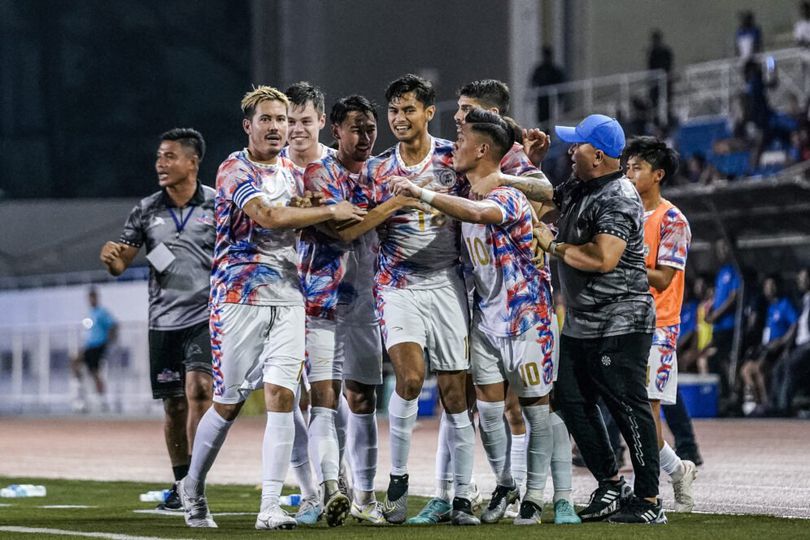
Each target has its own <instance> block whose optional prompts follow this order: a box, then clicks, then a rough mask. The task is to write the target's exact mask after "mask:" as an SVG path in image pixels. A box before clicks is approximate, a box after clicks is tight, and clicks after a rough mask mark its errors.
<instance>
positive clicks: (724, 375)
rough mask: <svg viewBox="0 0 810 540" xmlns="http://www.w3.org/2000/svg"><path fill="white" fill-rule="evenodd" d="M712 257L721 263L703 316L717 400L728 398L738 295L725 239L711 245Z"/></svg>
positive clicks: (734, 270) (731, 261)
mask: <svg viewBox="0 0 810 540" xmlns="http://www.w3.org/2000/svg"><path fill="white" fill-rule="evenodd" d="M714 249H715V255H716V256H717V260H718V262H719V263H720V264H721V266H720V269H719V270H718V271H717V276H716V277H715V281H714V300H713V302H712V307H711V310H710V311H709V312H708V314H707V315H706V322H708V323H711V324H712V343H713V345H714V347H715V348H716V351H715V354H714V355H712V357H711V358H709V365H708V368H709V371H710V372H711V373H716V374H718V375H719V376H720V392H721V397H722V398H724V399H728V398H729V397H730V396H731V388H730V386H729V365H730V364H731V353H732V348H733V345H734V328H735V315H736V314H735V310H736V307H737V300H738V299H739V298H738V296H739V293H740V274H739V272H738V271H737V268H736V265H735V264H734V261H733V259H732V253H731V246H730V245H729V242H727V241H726V239H725V238H720V239H718V240H717V241H716V242H715V247H714Z"/></svg>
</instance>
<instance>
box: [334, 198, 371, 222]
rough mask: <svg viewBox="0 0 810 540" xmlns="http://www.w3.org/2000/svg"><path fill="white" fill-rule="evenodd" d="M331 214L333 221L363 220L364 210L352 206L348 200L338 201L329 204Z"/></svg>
mask: <svg viewBox="0 0 810 540" xmlns="http://www.w3.org/2000/svg"><path fill="white" fill-rule="evenodd" d="M330 209H331V211H332V216H333V218H332V219H334V220H335V221H347V220H349V221H363V216H365V215H366V211H365V210H363V209H362V208H358V207H356V206H354V205H353V204H352V203H350V202H349V201H340V202H339V203H337V204H335V205H332V206H330Z"/></svg>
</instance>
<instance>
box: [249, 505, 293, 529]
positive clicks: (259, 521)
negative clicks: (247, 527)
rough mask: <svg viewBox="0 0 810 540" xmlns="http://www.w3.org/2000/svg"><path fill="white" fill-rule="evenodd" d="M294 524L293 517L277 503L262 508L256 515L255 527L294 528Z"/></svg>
mask: <svg viewBox="0 0 810 540" xmlns="http://www.w3.org/2000/svg"><path fill="white" fill-rule="evenodd" d="M296 525H298V523H297V522H296V521H295V518H294V517H292V516H291V515H289V514H288V513H287V512H285V511H284V509H283V508H281V506H279V505H275V506H271V507H269V508H268V509H266V510H262V511H261V512H259V515H258V516H257V517H256V528H257V529H260V530H278V529H294V528H295V527H296Z"/></svg>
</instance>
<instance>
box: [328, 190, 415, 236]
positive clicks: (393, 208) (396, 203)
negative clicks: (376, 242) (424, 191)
mask: <svg viewBox="0 0 810 540" xmlns="http://www.w3.org/2000/svg"><path fill="white" fill-rule="evenodd" d="M416 202H417V201H415V200H414V199H411V198H410V197H406V196H404V195H397V196H396V197H391V198H390V199H388V200H387V201H385V202H384V203H382V204H380V205H378V206H375V207H374V208H372V209H371V210H370V211H369V213H368V214H366V216H365V217H364V218H363V221H360V222H359V223H358V222H355V221H351V222H334V221H329V222H327V223H325V224H324V225H323V226H322V227H321V229H322V230H324V229H325V230H326V232H327V234H329V235H330V236H332V237H334V238H338V239H339V240H342V241H344V242H351V241H353V240H356V239H357V238H359V237H361V236H363V235H364V234H366V233H367V232H369V231H370V230H372V229H376V228H377V227H378V226H379V225H380V224H381V223H383V222H384V221H385V220H387V219H388V218H389V217H391V216H392V215H394V214H395V213H396V212H397V210H399V209H400V208H403V207H405V206H410V205H412V204H414V203H416Z"/></svg>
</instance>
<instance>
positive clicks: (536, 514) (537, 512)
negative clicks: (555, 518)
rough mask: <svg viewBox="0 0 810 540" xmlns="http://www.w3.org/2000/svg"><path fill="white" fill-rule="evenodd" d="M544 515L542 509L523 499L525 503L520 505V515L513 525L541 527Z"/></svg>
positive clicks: (534, 503)
mask: <svg viewBox="0 0 810 540" xmlns="http://www.w3.org/2000/svg"><path fill="white" fill-rule="evenodd" d="M542 515H543V508H542V507H540V506H538V504H537V503H536V502H534V501H530V500H528V499H523V502H522V503H520V513H519V514H518V516H517V517H516V518H515V519H514V521H512V523H513V524H515V525H540V524H541V523H542V520H541V519H540V517H541V516H542Z"/></svg>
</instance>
